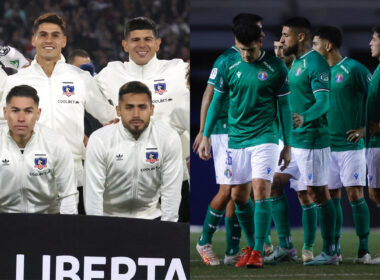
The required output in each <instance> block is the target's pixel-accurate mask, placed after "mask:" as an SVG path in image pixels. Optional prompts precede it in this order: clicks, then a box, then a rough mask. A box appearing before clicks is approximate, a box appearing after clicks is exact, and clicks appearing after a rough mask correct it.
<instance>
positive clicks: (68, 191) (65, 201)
mask: <svg viewBox="0 0 380 280" xmlns="http://www.w3.org/2000/svg"><path fill="white" fill-rule="evenodd" d="M57 141H58V143H55V145H56V147H57V149H56V151H55V155H56V157H57V159H56V162H55V166H54V177H55V182H56V185H57V191H58V197H59V199H60V200H61V206H60V211H59V212H60V213H61V214H78V207H77V200H76V194H77V193H78V190H77V184H76V183H77V182H76V179H75V171H74V160H73V157H72V153H71V150H70V148H69V145H68V144H67V142H66V140H65V139H64V138H63V137H60V139H59V140H57Z"/></svg>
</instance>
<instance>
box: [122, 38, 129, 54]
mask: <svg viewBox="0 0 380 280" xmlns="http://www.w3.org/2000/svg"><path fill="white" fill-rule="evenodd" d="M121 45H122V46H123V49H124V51H125V52H128V43H127V41H126V40H122V41H121Z"/></svg>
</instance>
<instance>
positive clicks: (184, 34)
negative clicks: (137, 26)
mask: <svg viewBox="0 0 380 280" xmlns="http://www.w3.org/2000/svg"><path fill="white" fill-rule="evenodd" d="M45 12H56V13H57V14H59V15H60V16H62V17H63V18H64V19H65V20H66V23H67V30H66V31H67V32H66V33H67V39H68V40H67V45H66V48H65V49H63V55H64V56H65V57H66V59H67V57H68V54H69V53H70V52H71V51H72V50H73V49H76V48H81V49H84V50H86V51H87V52H88V53H89V54H90V57H91V58H92V60H93V63H94V64H95V68H96V71H97V72H99V71H100V70H101V69H102V68H103V67H104V66H106V64H107V63H108V62H109V61H113V60H126V59H127V55H126V54H125V53H124V51H123V50H122V46H121V40H122V39H123V27H124V23H125V22H126V21H128V20H129V19H131V18H134V17H138V16H147V17H150V18H152V19H153V20H154V21H155V22H156V23H157V25H158V28H159V30H160V37H161V38H162V44H161V49H160V51H159V53H158V58H161V59H172V58H183V59H184V60H188V59H189V33H190V27H189V12H190V1H189V0H186V1H180V0H144V1H139V0H8V1H1V2H0V15H1V17H0V45H1V46H3V45H11V46H13V47H15V48H17V49H18V50H19V51H21V52H22V53H23V54H24V55H25V56H26V57H27V58H29V59H33V58H34V55H35V51H34V49H33V46H32V44H31V36H32V26H33V21H34V20H35V19H36V18H37V17H38V16H39V15H41V14H43V13H45Z"/></svg>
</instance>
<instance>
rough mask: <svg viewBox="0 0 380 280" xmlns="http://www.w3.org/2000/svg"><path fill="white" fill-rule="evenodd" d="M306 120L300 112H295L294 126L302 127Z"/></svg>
mask: <svg viewBox="0 0 380 280" xmlns="http://www.w3.org/2000/svg"><path fill="white" fill-rule="evenodd" d="M303 122H304V119H303V117H302V116H301V115H300V114H297V113H293V128H297V127H300V126H301V125H302V124H303Z"/></svg>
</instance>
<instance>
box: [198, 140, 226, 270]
mask: <svg viewBox="0 0 380 280" xmlns="http://www.w3.org/2000/svg"><path fill="white" fill-rule="evenodd" d="M211 143H212V152H213V159H214V167H215V175H216V183H217V184H219V185H220V187H219V191H218V193H217V194H216V195H215V197H214V198H213V199H212V201H211V203H210V205H209V207H208V209H207V212H206V217H205V219H204V222H203V230H202V235H201V238H200V239H199V241H198V243H197V246H196V249H197V251H198V253H199V254H200V255H201V257H202V259H203V262H204V263H205V264H207V265H219V263H220V262H219V259H218V258H217V256H216V255H215V253H214V252H213V250H212V237H213V235H214V233H215V231H216V229H217V227H218V225H219V223H220V221H221V220H222V218H223V215H224V211H225V209H226V206H227V203H228V202H229V201H230V198H231V186H230V185H229V180H230V177H231V176H230V172H228V170H229V168H230V161H229V160H228V157H229V153H228V148H227V143H228V136H227V135H226V134H217V135H211Z"/></svg>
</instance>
